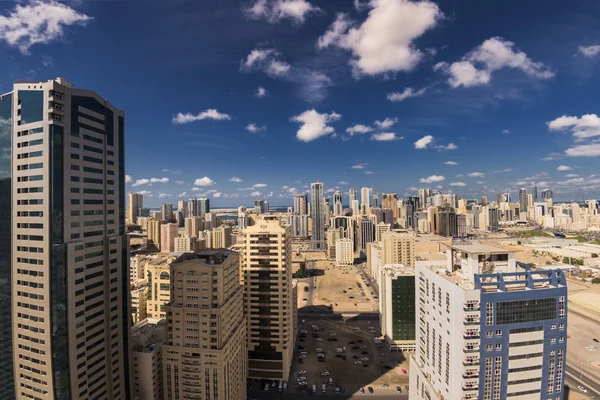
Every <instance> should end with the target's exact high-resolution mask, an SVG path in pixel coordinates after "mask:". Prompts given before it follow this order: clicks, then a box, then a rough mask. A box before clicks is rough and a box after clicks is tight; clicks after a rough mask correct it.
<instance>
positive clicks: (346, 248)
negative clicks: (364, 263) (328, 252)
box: [335, 238, 354, 265]
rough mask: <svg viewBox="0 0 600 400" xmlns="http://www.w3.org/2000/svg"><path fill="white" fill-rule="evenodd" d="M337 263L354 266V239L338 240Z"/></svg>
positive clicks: (336, 244) (336, 249) (336, 248)
mask: <svg viewBox="0 0 600 400" xmlns="http://www.w3.org/2000/svg"><path fill="white" fill-rule="evenodd" d="M335 263H336V264H337V265H352V264H354V242H352V239H347V238H346V239H339V240H336V242H335Z"/></svg>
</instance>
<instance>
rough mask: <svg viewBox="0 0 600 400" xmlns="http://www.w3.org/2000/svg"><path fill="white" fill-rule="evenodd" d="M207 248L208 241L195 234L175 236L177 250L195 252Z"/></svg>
mask: <svg viewBox="0 0 600 400" xmlns="http://www.w3.org/2000/svg"><path fill="white" fill-rule="evenodd" d="M204 249H206V242H205V241H204V240H201V239H198V238H197V237H195V236H179V237H176V238H175V251H177V252H186V253H190V252H191V253H193V252H195V251H201V250H204Z"/></svg>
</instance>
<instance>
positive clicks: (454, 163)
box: [444, 161, 458, 166]
mask: <svg viewBox="0 0 600 400" xmlns="http://www.w3.org/2000/svg"><path fill="white" fill-rule="evenodd" d="M444 164H446V165H452V166H455V165H458V163H457V162H456V161H446V162H445V163H444Z"/></svg>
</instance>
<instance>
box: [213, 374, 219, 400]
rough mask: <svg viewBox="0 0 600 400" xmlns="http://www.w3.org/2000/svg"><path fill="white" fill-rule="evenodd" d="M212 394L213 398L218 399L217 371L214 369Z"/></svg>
mask: <svg viewBox="0 0 600 400" xmlns="http://www.w3.org/2000/svg"><path fill="white" fill-rule="evenodd" d="M213 394H214V397H213V398H214V400H218V399H219V372H218V370H216V369H213Z"/></svg>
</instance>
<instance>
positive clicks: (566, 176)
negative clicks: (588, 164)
mask: <svg viewBox="0 0 600 400" xmlns="http://www.w3.org/2000/svg"><path fill="white" fill-rule="evenodd" d="M578 176H579V175H577V174H566V175H565V178H577V177H578Z"/></svg>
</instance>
